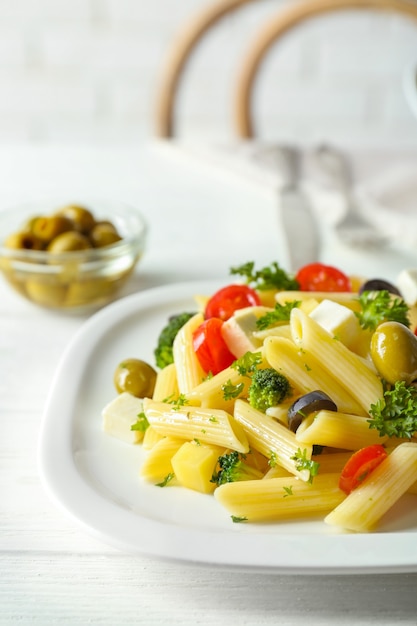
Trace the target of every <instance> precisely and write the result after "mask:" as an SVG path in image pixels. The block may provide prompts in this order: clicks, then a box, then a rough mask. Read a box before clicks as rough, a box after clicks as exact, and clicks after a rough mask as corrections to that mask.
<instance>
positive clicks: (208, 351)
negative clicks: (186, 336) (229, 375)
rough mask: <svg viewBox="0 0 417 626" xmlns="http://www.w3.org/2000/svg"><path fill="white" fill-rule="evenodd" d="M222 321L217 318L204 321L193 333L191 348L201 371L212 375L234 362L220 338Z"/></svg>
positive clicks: (221, 337) (234, 358)
mask: <svg viewBox="0 0 417 626" xmlns="http://www.w3.org/2000/svg"><path fill="white" fill-rule="evenodd" d="M222 326H223V321H222V320H221V319H219V318H218V317H211V318H210V319H208V320H205V321H204V322H203V323H202V324H201V325H200V326H199V327H198V328H197V329H196V330H195V331H194V333H193V347H194V351H195V353H196V355H197V358H198V360H199V363H200V365H201V367H202V368H203V370H204V371H205V372H207V373H209V372H211V373H212V374H213V375H215V374H218V373H219V372H221V371H222V370H224V369H225V368H226V367H229V365H231V364H232V363H233V361H235V360H236V357H235V356H234V355H233V354H232V353H231V352H230V350H229V348H228V347H227V345H226V343H225V341H224V339H223V336H222Z"/></svg>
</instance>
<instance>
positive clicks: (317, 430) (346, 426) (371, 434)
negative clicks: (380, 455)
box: [295, 411, 388, 450]
mask: <svg viewBox="0 0 417 626" xmlns="http://www.w3.org/2000/svg"><path fill="white" fill-rule="evenodd" d="M295 438H296V439H297V441H298V442H300V443H309V444H311V445H313V444H317V445H319V446H330V447H331V448H341V449H342V450H343V449H345V450H358V449H359V448H365V446H370V445H372V444H374V443H383V442H384V441H386V440H387V439H388V437H381V435H380V434H379V432H378V431H377V430H375V429H372V428H369V424H368V420H367V419H366V417H360V416H359V415H349V414H347V413H338V412H337V411H318V413H315V414H312V415H309V416H308V417H307V418H306V419H305V420H304V421H303V422H301V424H300V426H299V427H298V428H297V432H296V433H295Z"/></svg>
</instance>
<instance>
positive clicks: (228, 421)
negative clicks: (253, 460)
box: [143, 398, 249, 453]
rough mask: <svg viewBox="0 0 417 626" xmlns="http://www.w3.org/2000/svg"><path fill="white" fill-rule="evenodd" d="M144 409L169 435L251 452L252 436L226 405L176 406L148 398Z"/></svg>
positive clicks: (153, 425)
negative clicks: (250, 436)
mask: <svg viewBox="0 0 417 626" xmlns="http://www.w3.org/2000/svg"><path fill="white" fill-rule="evenodd" d="M143 411H144V413H145V415H146V418H147V420H148V421H149V424H150V425H151V426H152V428H153V429H154V430H155V431H156V432H159V433H160V434H163V435H165V436H170V437H177V438H180V439H186V440H189V441H192V440H197V441H200V442H201V443H207V444H214V445H217V446H222V447H224V448H231V449H232V450H236V451H237V452H243V453H246V452H249V443H248V438H247V436H246V434H245V433H244V431H243V429H242V427H241V426H240V425H239V423H237V422H236V421H235V420H234V418H233V416H232V415H229V414H228V413H226V411H223V410H222V409H204V408H201V407H193V406H182V407H179V408H176V407H174V406H173V405H171V404H167V403H164V402H155V401H154V400H150V399H148V398H145V400H144V401H143Z"/></svg>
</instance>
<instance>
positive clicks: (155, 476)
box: [139, 437, 184, 482]
mask: <svg viewBox="0 0 417 626" xmlns="http://www.w3.org/2000/svg"><path fill="white" fill-rule="evenodd" d="M183 443H184V441H183V440H182V439H176V438H175V437H164V438H163V439H161V440H160V441H158V443H156V444H155V445H154V446H153V448H152V450H150V452H149V454H148V455H147V456H146V458H145V460H144V462H143V463H142V465H141V468H140V472H139V473H140V476H142V478H145V479H146V480H149V481H154V482H156V481H162V480H163V479H164V478H165V477H166V476H167V475H168V474H171V473H172V472H173V469H172V465H171V459H172V457H173V456H174V454H175V453H176V452H178V450H179V449H180V448H181V446H182V444H183Z"/></svg>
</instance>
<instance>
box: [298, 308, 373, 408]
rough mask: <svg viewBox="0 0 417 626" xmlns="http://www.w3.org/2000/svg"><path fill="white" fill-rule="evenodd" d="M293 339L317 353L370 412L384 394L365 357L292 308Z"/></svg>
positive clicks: (304, 348)
mask: <svg viewBox="0 0 417 626" xmlns="http://www.w3.org/2000/svg"><path fill="white" fill-rule="evenodd" d="M290 323H291V330H292V334H293V339H294V342H295V343H296V344H297V345H298V346H299V347H300V348H302V349H303V350H305V351H306V352H308V353H310V354H311V355H314V358H315V360H317V362H318V363H320V364H321V366H322V367H323V369H325V370H326V371H327V372H328V373H329V374H330V375H332V376H333V377H334V378H335V380H336V381H337V382H338V383H339V384H340V385H341V386H342V387H344V388H345V390H346V391H347V392H348V393H350V394H351V395H352V396H353V398H354V399H355V400H356V401H357V402H358V404H360V406H361V407H362V409H363V410H364V411H366V412H368V411H369V407H370V406H371V404H375V403H376V402H377V401H378V400H379V399H380V398H382V395H383V388H382V382H381V380H380V378H379V377H378V376H377V374H376V373H375V372H373V371H372V370H371V369H370V367H369V365H368V364H366V363H365V361H364V359H363V358H361V357H359V356H358V355H357V354H355V353H354V352H352V351H351V350H349V348H347V347H346V346H345V345H343V344H342V343H341V342H340V341H338V340H337V339H334V338H332V337H331V335H329V333H328V332H327V331H325V330H324V328H322V327H321V326H320V325H319V324H317V322H315V321H314V320H312V319H311V318H310V317H309V316H308V315H305V313H303V312H302V311H300V310H299V309H293V310H292V311H291V320H290Z"/></svg>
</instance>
